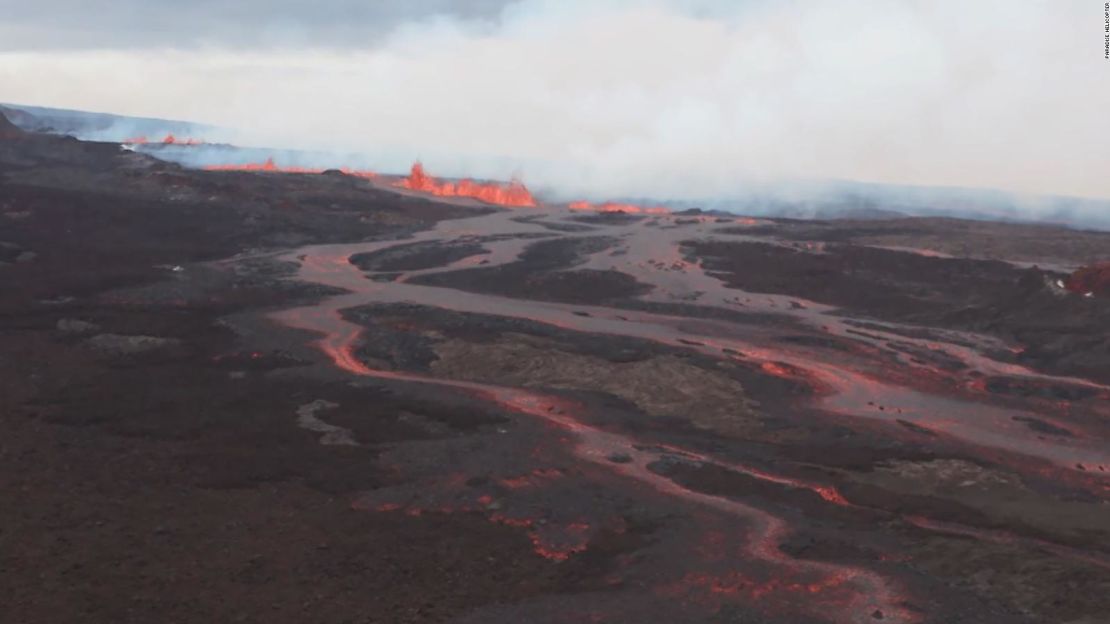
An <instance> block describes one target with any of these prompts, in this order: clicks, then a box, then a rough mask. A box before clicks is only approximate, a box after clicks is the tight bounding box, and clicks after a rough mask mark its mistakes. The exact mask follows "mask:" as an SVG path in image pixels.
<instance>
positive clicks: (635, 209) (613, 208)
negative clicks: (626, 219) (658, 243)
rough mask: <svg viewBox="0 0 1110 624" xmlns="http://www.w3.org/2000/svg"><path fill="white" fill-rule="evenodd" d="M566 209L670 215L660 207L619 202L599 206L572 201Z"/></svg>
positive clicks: (586, 202)
mask: <svg viewBox="0 0 1110 624" xmlns="http://www.w3.org/2000/svg"><path fill="white" fill-rule="evenodd" d="M567 208H570V209H571V210H578V211H582V212H623V213H627V214H655V215H663V214H670V212H671V211H670V210H667V209H666V208H663V207H662V206H651V207H645V206H637V205H636V204H622V203H619V202H604V203H601V204H591V203H590V202H588V201H574V202H571V203H569V204H567Z"/></svg>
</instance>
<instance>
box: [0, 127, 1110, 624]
mask: <svg viewBox="0 0 1110 624" xmlns="http://www.w3.org/2000/svg"><path fill="white" fill-rule="evenodd" d="M237 169H246V170H237ZM417 173H419V178H417ZM485 202H494V203H485ZM497 204H506V205H511V206H512V207H505V206H503V205H497ZM1107 260H1110V234H1106V233H1100V232H1088V231H1079V230H1073V229H1065V228H1058V227H1052V226H1042V225H1027V224H1006V223H988V222H971V221H960V220H955V219H932V218H930V219H914V218H902V219H883V220H866V221H850V220H835V221H794V220H785V219H754V218H749V217H741V216H732V215H720V214H707V213H701V212H699V211H696V210H694V211H686V212H683V213H667V212H665V211H664V210H661V209H656V208H651V209H646V208H644V209H641V208H638V207H636V206H628V205H623V204H596V205H595V204H587V203H585V202H576V203H574V204H571V205H547V204H545V203H544V202H542V201H537V200H536V199H535V198H533V197H532V195H531V194H530V193H529V192H528V191H527V189H525V188H524V186H523V185H522V184H520V183H518V182H514V183H512V184H509V185H500V186H499V185H497V184H494V183H484V182H471V181H457V182H440V181H436V180H435V179H434V178H431V177H430V176H428V175H427V174H426V173H425V172H424V171H423V169H422V168H421V169H419V170H417V169H415V168H414V171H413V174H411V175H410V176H409V177H408V178H394V177H389V176H379V175H375V174H370V173H368V172H343V171H338V170H328V171H323V172H319V173H316V172H307V171H300V172H282V171H280V170H279V169H278V168H277V167H275V166H272V163H271V166H268V167H267V166H258V167H215V168H214V170H193V169H187V168H183V167H181V166H179V165H176V164H171V163H167V162H163V161H160V160H157V159H156V158H154V157H152V156H150V155H147V154H143V153H138V152H135V151H131V150H129V149H123V148H121V146H120V145H119V144H115V143H89V142H81V141H77V140H75V139H71V138H64V137H57V136H46V135H39V134H32V133H25V132H23V131H20V130H19V129H18V128H15V127H14V126H11V125H10V124H7V120H6V119H4V118H3V117H0V280H2V283H3V285H4V289H3V294H2V295H0V336H2V339H0V419H2V423H3V426H4V438H3V442H2V443H0V467H2V469H0V479H2V484H3V491H4V493H5V504H4V505H3V507H2V508H0V529H2V532H0V595H3V596H4V597H5V607H4V611H5V614H6V617H5V621H12V622H52V623H55V622H113V623H130V622H134V623H140V622H141V623H147V622H152V621H164V622H198V623H199V622H205V623H208V622H266V623H267V624H275V623H284V622H289V623H293V622H297V623H303V622H328V623H335V622H383V623H385V622H389V623H392V622H458V623H478V622H481V623H488V622H493V623H497V622H505V623H510V622H512V623H515V622H539V623H542V622H551V623H555V622H560V623H561V622H568V623H570V622H613V623H616V622H620V623H624V622H637V623H654V622H660V623H682V622H712V623H726V622H732V623H741V622H742V623H748V624H756V623H764V624H802V623H805V624H810V623H819V622H829V623H838V622H845V623H847V622H852V623H873V622H896V623H910V622H922V623H938V624H939V623H943V624H960V623H976V624H979V623H982V624H993V623H999V624H1011V623H1017V624H1020V623H1038V622H1043V623H1070V624H1097V623H1101V622H1108V621H1110V619H1107V614H1108V613H1110V400H1108V399H1110V332H1108V329H1107V328H1110V296H1108V293H1107V291H1106V287H1105V283H1106V279H1105V277H1106V275H1105V274H1106V269H1105V266H1106V265H1105V264H1100V263H1103V262H1106V261H1107ZM1084 267H1086V268H1084Z"/></svg>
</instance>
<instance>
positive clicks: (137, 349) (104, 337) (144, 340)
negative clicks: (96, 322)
mask: <svg viewBox="0 0 1110 624" xmlns="http://www.w3.org/2000/svg"><path fill="white" fill-rule="evenodd" d="M85 343H86V344H87V345H89V346H90V347H92V348H94V349H96V350H97V351H102V352H104V353H109V354H111V355H132V354H135V353H145V352H147V351H154V350H155V349H161V348H164V347H172V346H177V345H179V344H181V341H180V340H177V339H176V338H159V337H157V336H121V335H119V334H97V335H96V336H93V337H92V338H89V339H88V340H86V341H85Z"/></svg>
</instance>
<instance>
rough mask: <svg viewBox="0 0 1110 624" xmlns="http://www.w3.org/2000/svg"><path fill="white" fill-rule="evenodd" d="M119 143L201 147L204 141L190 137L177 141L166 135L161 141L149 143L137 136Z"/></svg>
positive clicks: (177, 139)
mask: <svg viewBox="0 0 1110 624" xmlns="http://www.w3.org/2000/svg"><path fill="white" fill-rule="evenodd" d="M121 142H122V143H123V144H124V145H146V144H148V143H161V144H162V145H202V144H203V143H204V141H201V140H200V139H194V138H192V137H189V138H185V139H179V138H177V137H176V136H174V135H173V133H168V134H166V136H164V137H162V139H161V140H157V141H151V140H149V139H147V138H146V137H145V136H137V137H131V138H127V139H124V140H123V141H121Z"/></svg>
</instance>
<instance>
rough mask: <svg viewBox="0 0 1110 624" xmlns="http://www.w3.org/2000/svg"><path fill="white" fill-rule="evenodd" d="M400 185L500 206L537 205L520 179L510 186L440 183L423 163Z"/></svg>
mask: <svg viewBox="0 0 1110 624" xmlns="http://www.w3.org/2000/svg"><path fill="white" fill-rule="evenodd" d="M397 186H400V187H402V188H407V189H410V190H413V191H420V192H422V193H430V194H432V195H437V196H439V197H471V198H474V199H477V200H480V201H484V202H486V203H487V204H496V205H498V206H514V207H525V206H527V207H534V206H535V205H536V199H535V198H534V197H532V193H531V192H529V191H528V188H527V187H525V186H524V184H523V183H521V182H520V180H515V179H514V180H513V181H512V182H509V183H508V184H499V183H496V182H475V181H474V180H461V181H459V182H457V183H456V182H440V181H439V180H436V179H435V178H433V177H432V176H430V175H428V174H427V173H425V172H424V165H423V164H421V163H420V162H419V161H417V162H415V163H413V165H412V171H411V172H409V176H408V177H407V178H405V179H403V180H401V181H400V182H398V183H397Z"/></svg>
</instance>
